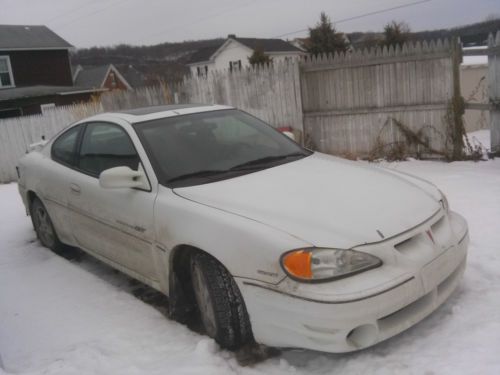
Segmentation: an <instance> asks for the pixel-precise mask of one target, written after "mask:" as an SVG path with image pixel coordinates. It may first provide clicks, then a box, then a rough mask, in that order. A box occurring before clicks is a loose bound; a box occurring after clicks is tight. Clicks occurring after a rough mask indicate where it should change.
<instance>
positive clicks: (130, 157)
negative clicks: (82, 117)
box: [79, 122, 140, 177]
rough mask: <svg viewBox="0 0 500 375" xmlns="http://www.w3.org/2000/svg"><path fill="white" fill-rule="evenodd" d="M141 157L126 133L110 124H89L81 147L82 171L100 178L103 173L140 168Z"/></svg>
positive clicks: (80, 161) (80, 160)
mask: <svg viewBox="0 0 500 375" xmlns="http://www.w3.org/2000/svg"><path fill="white" fill-rule="evenodd" d="M139 161H140V160H139V155H137V152H136V150H135V147H134V145H133V143H132V141H131V139H130V137H129V136H128V134H127V133H126V132H125V130H124V129H122V128H121V127H119V126H118V125H114V124H110V123H104V122H102V123H98V122H96V123H89V124H88V125H87V127H86V129H85V133H84V135H83V139H82V145H81V147H80V157H79V164H80V165H79V167H80V169H81V170H82V171H84V172H87V173H88V174H90V175H92V176H96V177H98V176H99V175H100V174H101V172H102V171H104V170H106V169H109V168H114V167H121V166H127V167H130V168H131V169H133V170H137V169H138V167H139Z"/></svg>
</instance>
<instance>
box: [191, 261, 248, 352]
mask: <svg viewBox="0 0 500 375" xmlns="http://www.w3.org/2000/svg"><path fill="white" fill-rule="evenodd" d="M191 280H192V283H193V291H194V296H195V300H196V304H197V306H198V311H199V315H200V319H201V321H202V323H203V327H204V328H205V332H206V334H207V335H208V336H210V337H212V338H213V339H215V341H216V342H217V343H218V344H219V345H220V346H221V347H223V348H226V349H232V350H236V349H239V348H241V347H242V346H244V345H245V344H248V343H250V342H253V337H252V332H251V327H250V320H249V318H248V313H247V311H246V308H245V304H244V302H243V298H242V297H241V293H240V291H239V289H238V286H237V285H236V283H235V281H234V279H233V278H232V276H231V275H230V274H229V272H228V271H227V270H226V268H225V267H224V266H223V265H222V264H220V263H219V262H218V261H217V260H216V259H214V258H212V257H211V256H209V255H208V254H205V253H196V254H194V255H193V257H192V259H191Z"/></svg>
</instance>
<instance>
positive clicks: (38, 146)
mask: <svg viewBox="0 0 500 375" xmlns="http://www.w3.org/2000/svg"><path fill="white" fill-rule="evenodd" d="M47 142H48V141H47V140H45V139H42V140H41V141H40V142H35V143H32V144H30V145H29V146H28V152H31V151H40V150H41V149H42V148H43V146H45V145H46V144H47Z"/></svg>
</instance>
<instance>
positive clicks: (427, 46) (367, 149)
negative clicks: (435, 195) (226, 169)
mask: <svg viewBox="0 0 500 375" xmlns="http://www.w3.org/2000/svg"><path fill="white" fill-rule="evenodd" d="M490 44H492V45H495V46H498V45H499V44H500V42H499V36H498V35H497V39H496V41H495V40H491V39H490ZM495 48H497V50H496V51H498V47H495ZM492 59H496V60H494V61H496V63H495V64H496V65H495V67H496V68H494V69H493V70H490V74H491V75H492V76H494V77H500V68H499V67H500V65H499V64H500V62H499V61H500V59H499V58H498V54H496V55H495V56H493V57H492ZM459 62H460V50H459V46H458V44H457V43H456V42H454V43H452V42H450V41H447V40H445V41H436V42H430V43H427V42H424V43H415V44H407V45H404V46H403V47H402V48H399V47H398V48H395V49H394V48H389V49H387V48H383V49H382V48H379V49H372V50H370V51H366V50H365V51H354V52H350V53H347V54H342V55H334V56H332V55H329V56H319V57H317V58H309V59H302V60H300V61H297V60H292V61H288V62H285V63H277V64H273V65H271V66H267V67H261V68H255V69H246V70H242V71H240V72H228V71H223V72H215V73H212V74H209V75H208V77H188V78H186V79H185V80H184V81H183V82H181V83H179V84H176V85H173V86H172V85H171V86H167V85H159V86H157V87H150V88H144V89H139V90H136V91H122V92H120V91H118V92H116V91H115V92H111V93H106V94H104V95H102V96H101V98H100V101H99V103H89V104H82V105H75V106H71V107H58V108H55V109H53V110H51V111H49V112H48V113H47V114H45V115H40V116H31V117H21V118H15V119H7V120H0V182H8V181H12V180H15V179H16V174H15V165H16V163H17V160H18V158H19V157H20V156H22V155H23V153H24V152H26V149H27V147H28V145H29V144H30V143H33V142H36V141H38V140H39V139H40V137H41V135H45V136H46V137H47V138H49V137H51V136H52V135H54V134H55V133H56V132H57V131H59V130H60V129H61V128H63V127H64V126H66V125H68V124H69V123H71V122H74V121H76V120H79V119H81V118H83V117H86V116H87V115H90V114H94V113H98V112H100V111H103V110H104V111H112V110H120V109H129V108H134V107H142V106H150V105H162V104H169V103H173V102H176V103H177V102H180V103H218V104H227V105H232V106H235V107H238V108H241V109H243V110H245V111H247V112H249V113H251V114H253V115H255V116H257V117H260V118H262V119H264V120H265V121H267V122H268V123H270V124H271V125H273V126H275V127H281V126H290V127H292V128H293V129H294V130H297V131H298V132H303V133H305V141H306V143H308V145H309V146H312V147H313V148H315V149H318V150H320V151H324V152H328V153H332V154H338V155H343V154H344V155H352V156H368V155H371V154H372V153H373V151H374V150H376V149H381V150H382V153H384V152H387V150H386V149H384V148H385V147H392V146H394V145H404V144H405V143H407V142H406V141H407V135H408V134H407V135H406V136H405V129H407V130H409V131H410V132H411V133H412V134H418V135H419V136H420V137H422V139H424V140H427V141H428V146H429V147H424V150H423V149H422V147H421V146H417V145H411V146H410V147H409V148H408V150H406V151H407V152H409V153H410V154H416V153H420V154H422V153H424V154H425V150H427V151H428V149H429V148H431V149H434V150H437V151H439V152H447V151H448V150H449V148H450V147H451V146H450V142H449V139H448V137H449V133H450V129H451V128H450V127H449V120H450V113H449V112H450V103H451V102H452V99H453V98H455V97H456V96H457V92H458V93H459V79H458V73H459V72H458V64H459ZM490 69H491V68H490ZM497 79H498V78H497ZM491 82H493V80H492V81H491ZM497 82H498V80H497ZM493 90H497V91H491V97H492V98H498V97H499V96H500V95H499V92H498V85H497V86H496V88H494V89H493ZM496 100H498V99H496ZM495 116H496V117H495ZM493 118H497V119H500V114H499V113H498V112H497V113H496V115H494V116H493ZM452 120H453V116H452ZM492 121H493V120H492ZM497 122H498V121H497ZM402 126H403V127H404V129H402ZM452 130H453V129H452ZM460 137H461V135H460ZM495 139H497V140H498V143H500V126H499V127H498V132H497V138H495Z"/></svg>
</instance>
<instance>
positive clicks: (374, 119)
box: [301, 40, 460, 157]
mask: <svg viewBox="0 0 500 375" xmlns="http://www.w3.org/2000/svg"><path fill="white" fill-rule="evenodd" d="M458 48H459V46H458V45H457V44H454V43H451V42H449V41H448V40H445V41H441V40H438V41H436V42H430V43H427V42H423V43H420V42H417V43H415V44H413V43H410V44H406V45H404V46H403V47H402V48H400V47H397V48H393V47H390V48H386V47H384V48H377V49H372V50H369V51H368V50H365V51H357V52H354V53H347V54H336V55H334V56H332V55H328V56H319V57H318V58H314V57H313V58H311V59H309V60H306V61H305V62H304V64H303V68H302V70H303V74H302V77H301V78H302V80H301V84H302V98H303V102H302V105H303V108H304V129H305V132H306V134H307V135H309V137H310V138H311V140H312V144H313V145H314V147H315V148H316V149H319V150H321V151H323V152H328V153H333V154H341V155H342V154H345V155H351V156H355V157H357V156H368V155H370V154H371V153H373V152H374V151H376V150H379V151H380V148H382V151H383V152H386V151H387V150H383V148H384V147H393V146H394V145H401V144H404V143H407V142H406V141H407V140H406V138H405V135H404V130H405V129H408V130H410V131H411V132H412V133H414V134H419V135H420V136H421V137H422V139H425V140H427V141H428V142H429V146H430V148H432V149H435V150H439V151H443V152H445V151H446V149H447V148H448V147H449V143H448V142H447V141H446V136H445V135H446V134H447V121H446V118H447V111H448V107H449V104H450V102H451V99H452V97H453V95H454V93H455V92H456V88H457V87H456V85H459V82H458V80H456V79H455V78H454V71H456V72H458V70H457V69H458V64H459V63H460V60H459V55H457V54H456V53H455V52H456V51H457V49H458ZM403 126H404V128H405V129H402V127H403ZM419 147H421V146H413V148H412V149H410V150H406V151H407V152H408V151H410V153H412V154H415V153H417V152H419V151H422V152H423V151H424V150H419V149H418V148H419ZM410 148H411V147H410Z"/></svg>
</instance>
